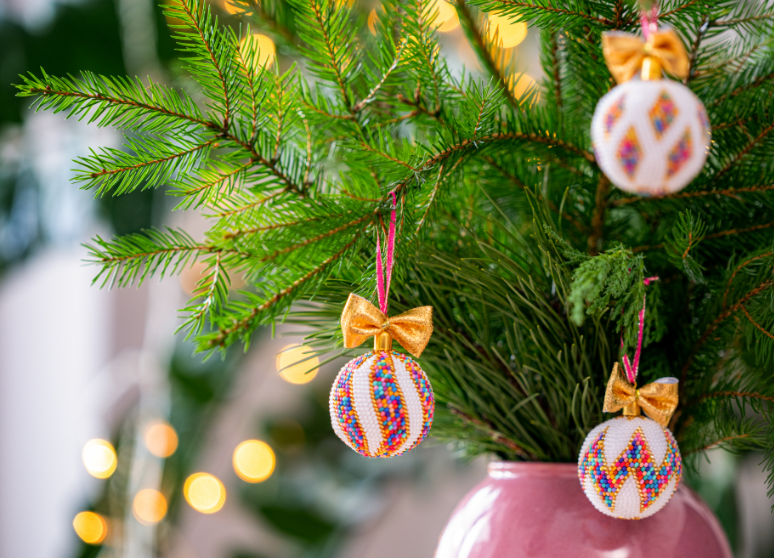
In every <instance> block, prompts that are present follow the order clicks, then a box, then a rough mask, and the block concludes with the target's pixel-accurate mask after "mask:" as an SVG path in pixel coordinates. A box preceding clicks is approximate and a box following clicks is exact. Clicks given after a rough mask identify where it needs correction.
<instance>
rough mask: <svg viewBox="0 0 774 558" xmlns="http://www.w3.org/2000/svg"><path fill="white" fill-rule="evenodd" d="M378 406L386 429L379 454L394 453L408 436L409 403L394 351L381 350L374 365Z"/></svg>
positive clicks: (383, 430)
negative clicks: (404, 392) (398, 371)
mask: <svg viewBox="0 0 774 558" xmlns="http://www.w3.org/2000/svg"><path fill="white" fill-rule="evenodd" d="M370 380H371V386H372V390H373V391H372V393H373V400H374V409H375V410H376V417H377V420H378V421H379V428H380V429H381V431H382V444H381V445H380V446H379V449H378V450H377V452H376V455H377V456H379V457H381V456H383V455H394V454H395V453H396V452H397V451H398V449H400V447H401V446H402V445H403V442H404V441H405V440H406V436H407V434H408V432H407V424H406V406H405V402H404V401H403V394H402V393H401V392H400V387H398V382H397V379H396V378H395V371H394V365H393V362H392V358H391V356H390V353H387V352H385V351H380V352H379V353H377V356H376V361H375V362H374V364H373V365H372V367H371V376H370Z"/></svg>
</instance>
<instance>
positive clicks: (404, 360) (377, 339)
mask: <svg viewBox="0 0 774 558" xmlns="http://www.w3.org/2000/svg"><path fill="white" fill-rule="evenodd" d="M395 205H396V200H395V195H394V194H393V209H392V214H391V218H390V229H389V235H388V241H387V261H386V270H385V271H386V273H383V272H382V257H381V245H380V243H379V240H378V237H377V245H376V268H377V292H378V298H379V306H380V307H379V308H376V307H375V306H374V305H373V304H371V303H370V302H369V301H367V300H366V299H364V298H362V297H359V296H357V295H355V294H350V295H349V299H348V300H347V304H346V305H345V307H344V311H343V312H342V314H341V329H342V331H343V333H344V346H345V347H348V348H352V347H357V346H358V345H360V344H362V343H363V342H364V341H365V340H366V339H367V338H369V337H373V338H374V350H373V351H371V352H368V353H366V354H365V355H362V356H359V357H357V358H355V359H353V360H351V361H350V362H349V363H347V365H346V366H344V368H342V369H341V371H340V372H339V375H338V376H337V377H336V380H335V381H334V383H333V389H332V390H331V396H330V413H331V423H332V425H333V430H334V431H335V432H336V434H337V435H338V437H339V438H341V440H342V441H343V442H344V443H345V444H347V445H348V446H349V447H351V448H352V449H353V450H355V451H356V452H358V453H359V454H360V455H364V456H366V457H393V456H396V455H401V454H403V453H405V452H407V451H409V450H411V449H413V448H414V447H415V446H416V445H417V444H419V443H420V442H421V441H422V440H424V439H425V437H426V436H427V433H428V432H429V431H430V426H431V425H432V422H433V410H434V408H435V399H434V398H433V390H432V388H431V387H430V381H429V380H428V379H427V376H426V375H425V373H424V372H423V371H422V369H421V368H420V367H419V364H417V363H416V361H415V360H414V359H412V358H411V357H409V356H407V355H404V354H401V353H398V352H396V351H393V350H392V341H393V339H394V340H395V341H398V342H399V343H400V344H401V345H402V346H403V348H404V349H405V350H406V351H408V352H409V353H411V354H412V355H413V356H415V357H419V355H420V354H421V353H422V351H423V350H424V348H425V346H426V345H427V343H428V341H429V340H430V335H431V334H432V332H433V308H432V307H431V306H422V307H419V308H414V309H412V310H409V311H408V312H404V313H403V314H400V315H399V316H394V317H392V318H388V317H387V295H388V293H389V289H390V279H391V276H392V266H393V256H394V245H395Z"/></svg>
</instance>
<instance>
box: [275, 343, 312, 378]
mask: <svg viewBox="0 0 774 558" xmlns="http://www.w3.org/2000/svg"><path fill="white" fill-rule="evenodd" d="M313 354H314V349H312V348H310V347H307V346H306V345H288V346H287V347H285V348H284V349H282V351H281V352H280V353H279V354H278V355H277V372H279V374H280V376H282V379H283V380H285V381H286V382H290V383H291V384H306V383H307V382H311V381H312V380H314V377H315V376H317V372H318V369H317V367H318V366H319V365H320V359H319V358H317V357H316V356H311V355H313Z"/></svg>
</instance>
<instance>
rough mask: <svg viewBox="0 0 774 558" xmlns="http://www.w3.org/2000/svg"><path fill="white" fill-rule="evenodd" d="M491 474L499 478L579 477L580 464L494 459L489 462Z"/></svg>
mask: <svg viewBox="0 0 774 558" xmlns="http://www.w3.org/2000/svg"><path fill="white" fill-rule="evenodd" d="M489 476H490V477H492V478H497V479H503V478H509V479H512V478H517V477H577V476H578V465H576V464H575V463H543V462H532V461H492V462H491V463H490V464H489Z"/></svg>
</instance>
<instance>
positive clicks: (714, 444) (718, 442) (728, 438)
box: [685, 433, 750, 455]
mask: <svg viewBox="0 0 774 558" xmlns="http://www.w3.org/2000/svg"><path fill="white" fill-rule="evenodd" d="M749 436H750V434H749V433H748V434H736V435H733V436H726V437H724V438H721V439H719V440H715V441H714V442H712V443H711V444H707V445H706V446H704V447H701V448H697V449H692V450H690V451H687V452H685V455H691V454H693V453H701V452H703V451H707V450H711V449H713V448H716V447H718V446H720V445H722V444H724V443H726V442H733V441H734V440H739V439H741V438H747V437H749Z"/></svg>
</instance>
